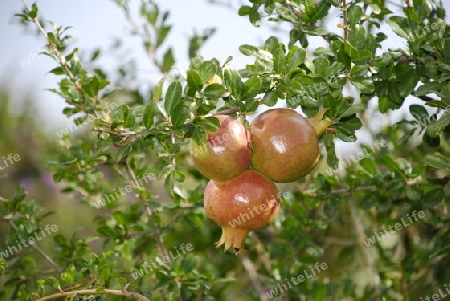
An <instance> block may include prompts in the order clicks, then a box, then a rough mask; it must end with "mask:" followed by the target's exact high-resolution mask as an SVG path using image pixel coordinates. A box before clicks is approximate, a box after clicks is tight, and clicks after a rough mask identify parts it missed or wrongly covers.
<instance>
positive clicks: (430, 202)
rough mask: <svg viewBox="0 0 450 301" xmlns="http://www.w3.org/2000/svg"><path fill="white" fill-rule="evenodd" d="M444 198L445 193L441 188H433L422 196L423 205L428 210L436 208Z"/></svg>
mask: <svg viewBox="0 0 450 301" xmlns="http://www.w3.org/2000/svg"><path fill="white" fill-rule="evenodd" d="M444 197H445V192H444V190H443V189H442V188H434V189H431V190H429V191H427V192H426V193H425V195H424V196H423V200H424V202H423V203H424V204H425V206H426V207H428V208H430V207H433V206H436V205H437V204H439V203H440V202H442V200H443V199H444Z"/></svg>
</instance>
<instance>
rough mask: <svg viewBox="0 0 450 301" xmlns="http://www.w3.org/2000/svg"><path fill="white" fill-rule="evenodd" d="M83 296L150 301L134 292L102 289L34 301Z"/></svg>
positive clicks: (61, 294)
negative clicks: (111, 296)
mask: <svg viewBox="0 0 450 301" xmlns="http://www.w3.org/2000/svg"><path fill="white" fill-rule="evenodd" d="M85 295H114V296H123V297H132V298H134V299H136V300H140V301H150V299H148V298H147V297H145V296H142V295H140V294H138V293H135V292H127V291H121V290H112V289H102V290H101V291H98V290H97V289H85V290H78V291H71V292H59V293H56V294H53V295H50V296H46V297H42V298H39V299H37V300H36V301H46V300H53V299H57V298H62V297H76V296H85Z"/></svg>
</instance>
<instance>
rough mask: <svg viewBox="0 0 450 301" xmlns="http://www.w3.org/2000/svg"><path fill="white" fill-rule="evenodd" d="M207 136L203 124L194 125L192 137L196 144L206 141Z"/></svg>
mask: <svg viewBox="0 0 450 301" xmlns="http://www.w3.org/2000/svg"><path fill="white" fill-rule="evenodd" d="M207 138H208V132H207V131H206V129H205V128H204V127H203V126H196V127H195V128H194V132H193V133H192V139H194V142H195V143H196V144H197V145H202V144H204V143H205V142H206V140H207Z"/></svg>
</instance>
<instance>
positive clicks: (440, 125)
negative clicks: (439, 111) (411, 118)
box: [426, 111, 450, 137]
mask: <svg viewBox="0 0 450 301" xmlns="http://www.w3.org/2000/svg"><path fill="white" fill-rule="evenodd" d="M449 125H450V111H447V112H445V113H444V115H442V116H441V118H439V120H438V121H436V122H433V123H430V124H429V125H428V127H427V130H426V132H427V133H428V135H430V136H431V137H436V136H438V135H440V134H441V133H442V132H443V131H444V129H445V128H446V127H447V126H449Z"/></svg>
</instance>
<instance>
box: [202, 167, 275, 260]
mask: <svg viewBox="0 0 450 301" xmlns="http://www.w3.org/2000/svg"><path fill="white" fill-rule="evenodd" d="M204 207H205V211H206V214H207V215H208V216H209V217H210V218H211V219H212V220H213V221H214V222H216V223H217V224H219V225H220V226H221V227H222V236H221V238H220V240H219V241H218V242H217V243H216V247H217V248H218V247H220V246H221V245H225V250H228V249H229V248H233V249H234V252H235V254H236V255H240V254H242V253H243V252H244V251H245V249H244V242H245V239H246V238H247V235H248V233H249V232H250V231H252V230H257V229H260V228H263V227H266V226H268V225H269V224H270V223H271V222H273V220H274V219H275V217H276V216H277V214H278V209H279V207H280V199H279V193H278V189H277V187H276V186H275V184H274V183H273V182H272V181H270V180H269V179H267V178H266V177H265V176H263V175H261V174H260V173H258V172H256V171H254V170H246V171H244V172H243V173H242V174H241V175H239V176H238V177H236V178H234V179H232V180H230V181H227V182H216V181H214V180H211V181H209V183H208V185H207V186H206V188H205V197H204Z"/></svg>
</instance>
